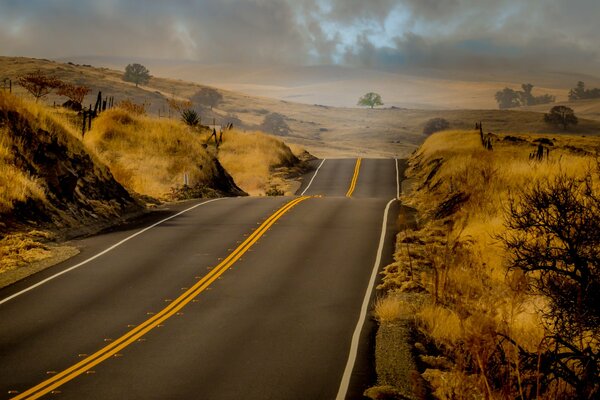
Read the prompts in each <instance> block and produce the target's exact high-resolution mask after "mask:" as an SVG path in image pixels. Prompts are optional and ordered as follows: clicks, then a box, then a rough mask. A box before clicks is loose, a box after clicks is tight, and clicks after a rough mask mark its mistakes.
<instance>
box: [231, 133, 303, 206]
mask: <svg viewBox="0 0 600 400" xmlns="http://www.w3.org/2000/svg"><path fill="white" fill-rule="evenodd" d="M219 161H221V164H223V166H224V167H225V169H226V170H227V171H228V172H229V173H230V174H231V176H233V179H234V180H235V181H236V183H237V184H238V185H239V186H240V187H241V188H242V189H243V190H244V191H246V192H248V193H250V194H254V195H263V194H265V193H266V191H267V190H268V189H269V188H270V186H271V185H270V179H271V171H272V170H273V168H276V167H281V166H292V165H294V164H295V163H296V162H297V161H298V160H297V158H296V156H294V154H293V153H292V151H291V150H290V148H289V147H288V146H286V145H285V143H283V142H282V141H280V140H278V139H276V138H274V137H272V136H269V135H266V134H264V133H261V132H253V133H243V132H239V131H237V130H231V131H227V132H225V133H224V134H223V143H222V144H221V146H220V147H219Z"/></svg>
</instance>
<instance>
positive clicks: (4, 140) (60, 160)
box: [0, 91, 142, 272]
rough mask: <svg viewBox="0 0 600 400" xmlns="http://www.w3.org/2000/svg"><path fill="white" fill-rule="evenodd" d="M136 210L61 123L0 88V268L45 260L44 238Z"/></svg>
mask: <svg viewBox="0 0 600 400" xmlns="http://www.w3.org/2000/svg"><path fill="white" fill-rule="evenodd" d="M141 210H142V205H141V204H140V203H138V202H137V201H136V200H135V199H134V198H133V197H132V196H131V195H130V194H129V193H128V192H127V190H125V188H123V186H122V185H120V184H119V183H118V182H117V181H116V180H115V179H114V178H113V175H112V174H111V172H110V170H109V169H108V168H107V167H106V166H104V165H103V164H102V163H101V162H99V160H98V159H97V158H95V157H94V156H92V155H90V154H89V153H88V152H87V150H86V148H85V147H84V145H83V144H82V143H81V141H80V140H79V139H78V138H77V135H76V133H74V132H73V130H72V129H71V127H70V126H69V124H68V122H67V121H66V120H63V119H62V118H61V117H60V116H59V115H56V114H55V113H53V112H51V111H50V110H49V109H48V108H47V107H44V106H41V105H36V104H34V103H31V102H28V101H23V100H21V99H18V98H16V97H15V96H12V95H9V94H8V93H5V92H3V91H0V235H1V239H0V256H1V257H0V259H1V263H0V272H7V271H10V270H15V269H17V268H19V267H22V266H25V265H27V264H29V263H31V262H35V261H41V260H43V259H47V258H50V257H52V256H53V252H52V251H51V250H52V249H51V247H52V246H53V245H52V244H50V241H51V240H52V239H54V238H59V237H62V236H64V235H65V234H66V233H67V232H69V233H70V234H77V233H79V234H84V233H88V232H92V231H94V230H98V229H100V228H101V227H104V226H107V225H109V224H114V222H115V220H117V221H118V220H120V219H121V218H123V217H124V216H127V215H131V214H135V213H137V212H139V211H141ZM61 250H65V249H61ZM67 253H72V252H71V251H67ZM71 255H72V254H71Z"/></svg>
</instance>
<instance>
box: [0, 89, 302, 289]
mask: <svg viewBox="0 0 600 400" xmlns="http://www.w3.org/2000/svg"><path fill="white" fill-rule="evenodd" d="M78 121H79V118H78V117H77V115H76V114H75V113H74V112H71V111H68V110H64V109H62V108H54V107H48V106H45V105H42V104H37V103H34V102H31V101H28V100H25V99H22V98H19V97H17V96H15V95H11V94H9V93H7V92H5V91H0V189H1V191H0V235H1V238H0V259H1V262H0V276H2V279H0V285H6V284H8V283H10V282H12V281H14V280H16V279H19V278H21V277H23V276H25V275H27V274H29V273H31V272H35V271H37V270H39V269H42V268H45V267H47V266H48V265H49V264H52V263H55V262H57V261H61V260H63V259H65V258H68V257H70V256H72V255H73V254H75V253H76V252H77V250H76V249H73V248H70V247H68V246H64V245H62V244H61V243H62V242H63V241H64V240H65V239H68V238H72V237H76V236H81V235H89V234H93V233H96V232H99V231H100V230H102V229H105V228H107V227H109V226H113V225H116V224H120V223H123V222H124V221H125V220H127V219H129V218H132V217H134V216H137V215H141V214H142V213H145V212H147V211H148V206H150V207H155V206H156V205H158V204H160V203H162V202H170V201H179V200H186V199H191V198H198V197H221V196H242V195H247V194H246V192H245V191H244V190H243V189H242V188H240V186H238V184H237V183H236V182H237V181H239V182H240V185H241V186H242V187H245V188H248V189H247V190H248V191H249V192H251V193H252V194H256V195H265V194H270V195H281V194H285V193H286V191H288V192H289V190H286V189H290V188H291V187H293V186H294V178H297V176H295V177H294V176H290V173H289V172H290V171H292V170H296V172H299V171H301V170H303V168H305V164H304V163H303V162H302V161H300V160H299V159H298V158H297V157H296V155H294V153H293V152H292V150H291V149H290V148H289V147H287V146H286V145H285V144H283V142H281V141H280V140H277V139H274V138H271V137H269V136H268V135H264V134H262V133H259V132H257V133H251V134H250V133H249V134H245V133H240V132H235V131H227V132H225V133H224V134H223V140H222V142H221V143H220V146H216V143H215V142H214V141H213V142H212V143H209V140H208V139H209V133H208V132H207V129H206V128H204V129H202V128H201V127H190V126H187V125H185V124H184V123H183V122H181V121H180V120H176V119H159V118H155V117H149V116H145V115H141V114H136V113H134V112H131V110H127V109H121V108H115V109H112V110H109V111H106V112H104V113H101V114H100V115H99V116H98V117H97V118H95V119H94V121H93V125H92V129H91V131H89V132H86V133H85V135H84V136H83V138H82V135H81V128H80V127H78V126H77V125H76V122H78ZM298 154H299V155H301V154H303V153H302V151H300V150H298ZM304 157H305V158H307V156H306V154H304ZM220 159H222V160H223V162H221V161H220ZM229 168H231V170H232V171H233V172H232V174H230V173H229V172H228V169H229ZM282 171H283V172H282ZM232 175H233V176H232ZM249 177H252V179H250V178H249Z"/></svg>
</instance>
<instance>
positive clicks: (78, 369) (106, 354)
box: [13, 196, 312, 400]
mask: <svg viewBox="0 0 600 400" xmlns="http://www.w3.org/2000/svg"><path fill="white" fill-rule="evenodd" d="M311 197H312V196H303V197H298V198H296V199H294V200H291V201H289V202H288V203H286V204H285V205H284V206H282V207H281V208H280V209H279V210H277V211H276V212H275V213H274V214H273V215H271V216H270V217H269V218H267V220H266V221H265V222H263V223H262V224H261V225H260V226H259V227H258V229H256V230H255V231H254V232H253V233H252V234H251V235H250V236H248V238H247V239H246V240H244V242H243V243H242V244H240V245H239V246H238V247H237V248H236V249H235V250H234V251H233V252H232V253H231V254H229V256H227V258H225V259H224V260H223V261H222V262H221V263H220V264H219V265H217V266H216V267H214V268H213V269H212V270H211V271H210V272H209V273H208V274H207V275H206V276H204V277H203V278H202V279H200V280H199V281H198V282H196V284H195V285H194V286H192V287H191V288H189V289H188V290H186V291H185V292H184V293H183V294H182V295H181V296H179V297H178V298H177V299H175V300H173V301H172V302H171V303H169V305H168V306H167V307H165V308H163V309H162V310H161V311H160V312H158V313H156V314H155V315H154V316H152V317H151V318H149V319H147V320H146V321H144V322H143V323H141V324H140V325H138V326H137V327H135V328H133V329H132V330H130V331H129V332H127V333H125V334H124V335H123V336H121V337H120V338H118V339H116V340H114V341H113V342H111V343H110V344H109V345H107V346H105V347H103V348H101V349H100V350H98V351H97V352H95V353H94V354H92V355H91V356H89V357H87V358H85V359H84V360H82V361H80V362H78V363H77V364H75V365H73V366H71V367H69V368H67V369H65V370H64V371H62V372H60V373H58V374H56V375H54V376H53V377H52V378H50V379H47V380H45V381H43V382H42V383H40V384H38V385H36V386H34V387H32V388H31V389H29V390H27V391H25V392H23V393H21V394H19V395H18V396H16V397H14V398H13V400H16V399H37V398H39V397H41V396H43V395H45V394H47V393H50V392H51V391H53V390H54V389H56V388H58V387H59V386H61V385H63V384H65V383H67V382H69V381H70V380H72V379H74V378H76V377H77V376H79V375H81V374H83V373H85V372H86V371H88V370H90V369H91V368H93V367H94V366H96V365H98V364H100V363H101V362H103V361H105V360H106V359H108V358H110V357H112V356H114V355H115V354H117V353H118V352H120V351H121V350H123V349H124V348H125V347H127V346H129V345H130V344H132V343H134V342H135V341H137V340H138V339H140V338H141V337H142V336H144V335H145V334H147V333H148V332H150V331H151V330H152V329H154V328H156V327H157V326H158V325H160V324H162V323H163V322H165V321H166V320H167V319H169V318H170V317H172V316H173V315H175V314H176V313H177V312H179V311H180V310H181V309H182V308H183V307H184V306H185V305H186V304H188V303H189V302H191V301H192V300H193V299H194V298H195V297H196V296H198V295H199V294H200V293H202V292H203V291H204V290H205V289H206V288H207V287H209V286H210V285H211V284H212V283H213V282H214V281H215V280H217V279H218V278H219V276H221V275H222V274H223V273H224V272H225V271H226V270H227V269H229V267H231V266H232V265H233V264H234V263H235V262H236V261H237V260H239V259H240V257H242V255H243V254H244V253H246V252H247V251H248V249H250V248H251V247H252V246H253V245H254V244H255V243H256V242H257V241H258V239H260V237H261V236H262V235H264V233H265V232H266V231H267V230H268V229H269V228H270V227H271V226H272V225H273V224H274V223H275V222H277V220H278V219H279V218H281V217H282V216H283V215H284V214H285V213H287V212H288V211H289V210H291V209H292V208H293V207H295V206H296V205H298V204H299V203H301V202H302V201H304V200H307V199H309V198H311Z"/></svg>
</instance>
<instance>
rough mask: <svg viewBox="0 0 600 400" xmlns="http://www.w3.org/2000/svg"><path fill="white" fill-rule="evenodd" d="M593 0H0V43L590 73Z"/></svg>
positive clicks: (49, 51) (599, 65)
mask: <svg viewBox="0 0 600 400" xmlns="http://www.w3.org/2000/svg"><path fill="white" fill-rule="evenodd" d="M598 17H600V1H598V0H170V1H162V0H161V1H159V0H137V1H136V0H95V1H88V0H0V55H10V56H13V55H19V56H31V57H45V58H62V57H73V56H119V57H136V58H142V57H143V58H152V59H178V60H179V59H181V60H183V59H185V60H194V61H199V62H202V63H247V64H269V63H276V64H292V65H321V64H338V65H351V66H361V67H369V68H374V69H383V70H387V71H396V70H402V69H405V68H444V69H460V70H465V69H466V70H469V69H481V68H487V67H499V68H511V67H514V68H517V67H524V68H538V67H543V68H545V69H549V70H553V71H562V70H565V71H572V72H584V73H592V74H594V75H600V45H599V40H598V38H600V23H598Z"/></svg>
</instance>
